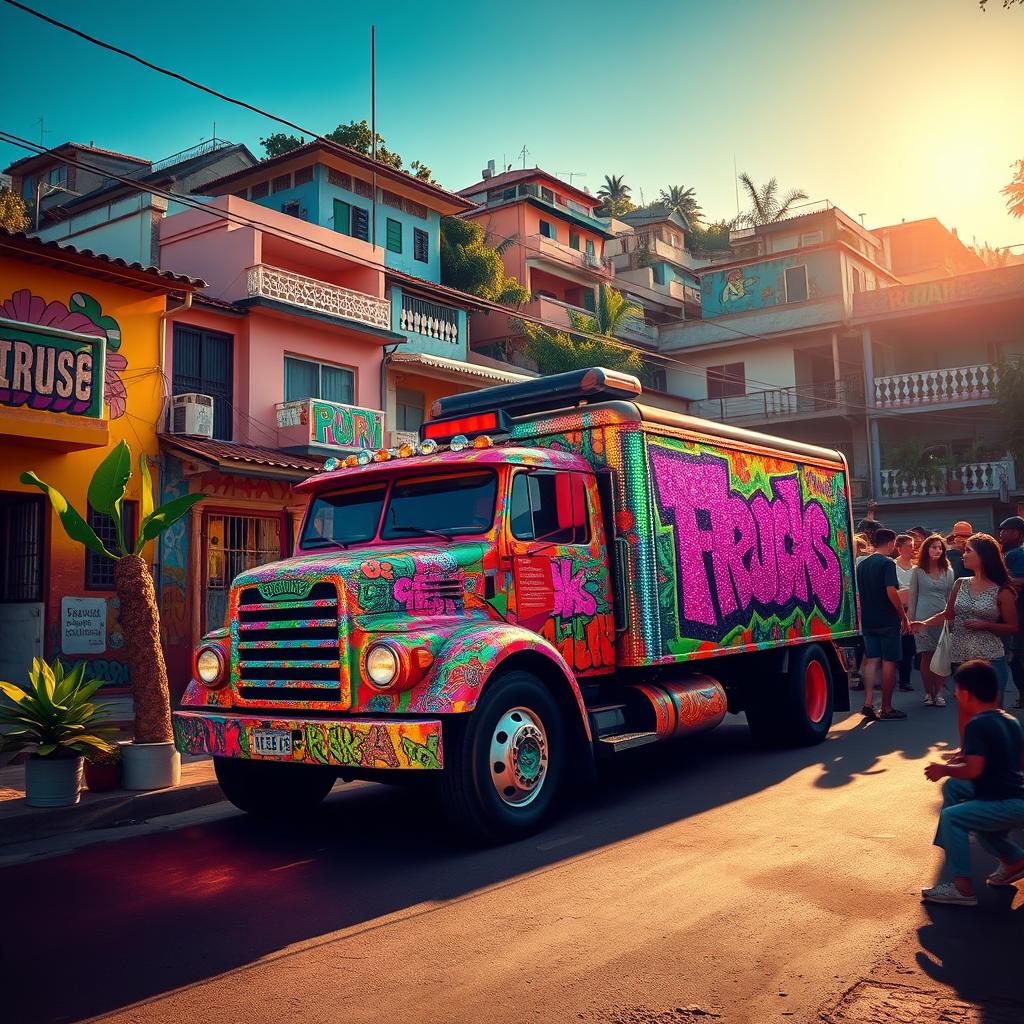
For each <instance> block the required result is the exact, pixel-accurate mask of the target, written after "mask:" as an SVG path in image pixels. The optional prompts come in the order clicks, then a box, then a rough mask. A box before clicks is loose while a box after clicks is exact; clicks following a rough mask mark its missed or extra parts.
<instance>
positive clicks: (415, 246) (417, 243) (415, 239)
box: [412, 228, 430, 263]
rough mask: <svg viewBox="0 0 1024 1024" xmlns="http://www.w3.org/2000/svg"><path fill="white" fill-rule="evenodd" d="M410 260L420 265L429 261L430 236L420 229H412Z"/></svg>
mask: <svg viewBox="0 0 1024 1024" xmlns="http://www.w3.org/2000/svg"><path fill="white" fill-rule="evenodd" d="M412 258H413V259H414V260H418V261H419V262H420V263H427V262H429V260H430V235H428V234H427V233H426V231H423V230H422V229H420V228H413V229H412Z"/></svg>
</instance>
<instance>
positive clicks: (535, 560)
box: [174, 369, 858, 839]
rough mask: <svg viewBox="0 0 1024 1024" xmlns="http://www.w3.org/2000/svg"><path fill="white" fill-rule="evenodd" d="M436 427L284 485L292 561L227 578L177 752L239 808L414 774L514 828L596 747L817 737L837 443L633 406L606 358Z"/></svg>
mask: <svg viewBox="0 0 1024 1024" xmlns="http://www.w3.org/2000/svg"><path fill="white" fill-rule="evenodd" d="M431 417H432V418H431V419H430V420H429V421H427V422H426V423H425V424H424V425H423V427H422V428H421V431H420V438H421V439H420V441H419V443H418V444H415V445H414V444H407V445H403V446H402V447H401V448H400V449H398V450H394V449H391V450H380V451H377V452H372V453H371V452H366V451H364V452H360V453H358V454H357V455H351V456H348V457H347V458H345V459H344V460H343V461H342V462H341V463H340V464H337V465H335V464H334V463H333V462H332V461H329V462H328V464H327V465H326V466H325V471H324V472H322V473H320V474H318V475H317V476H315V477H313V478H311V479H309V480H307V481H305V482H304V483H302V484H301V485H300V488H301V489H302V490H303V491H305V492H306V494H307V495H308V506H307V509H306V513H305V517H304V520H303V523H302V526H301V530H300V533H299V536H298V540H297V545H296V548H295V554H294V557H292V558H289V559H287V560H285V561H281V562H275V563H273V564H270V565H263V566H260V567H258V568H254V569H252V570H250V571H248V572H244V573H242V574H241V575H240V576H238V577H237V578H236V579H235V580H234V582H233V585H232V588H231V595H230V602H229V607H228V613H227V622H226V624H225V625H224V627H223V628H221V629H217V630H215V631H213V632H211V633H210V634H209V635H208V636H206V637H205V638H204V639H203V642H202V643H201V645H200V646H199V648H198V650H197V651H196V655H195V658H194V663H193V679H192V681H191V682H190V683H189V685H188V687H187V689H186V691H185V694H184V697H183V701H182V704H181V705H180V707H179V708H177V709H176V710H175V713H174V728H175V737H176V741H177V744H178V747H179V749H180V750H182V751H186V752H189V753H208V754H211V755H213V757H214V759H215V765H216V770H217V777H218V779H219V781H220V784H221V786H222V788H223V790H224V792H225V794H226V795H227V797H228V799H229V800H231V801H232V802H233V803H234V804H236V805H237V806H238V807H240V808H243V809H244V810H247V811H250V812H252V813H258V814H265V815H273V814H295V813H298V812H301V811H303V810H304V809H305V808H309V807H312V806H313V805H315V804H316V803H318V802H319V801H320V800H321V799H323V797H324V796H325V795H326V794H327V792H328V791H329V790H330V789H331V787H332V786H333V784H334V783H335V781H336V780H337V779H338V778H339V777H341V778H343V779H346V780H351V779H356V778H371V779H383V780H390V781H400V780H402V779H412V778H419V779H420V780H422V779H424V778H427V777H430V779H431V781H433V782H434V783H435V784H436V788H437V791H438V793H439V795H440V798H441V800H442V802H443V804H444V806H445V808H446V809H447V811H448V812H449V814H450V816H451V817H452V818H453V819H454V820H455V821H457V822H458V823H459V824H460V825H462V826H463V827H465V828H466V829H467V830H469V831H470V832H472V833H475V834H477V835H479V836H482V837H486V838H490V839H506V838H511V837H515V836H519V835H523V834H526V833H528V832H529V831H531V830H533V829H536V828H537V827H539V826H540V824H541V823H542V822H543V821H544V819H545V817H546V816H547V815H548V814H549V812H550V811H551V810H552V808H553V807H554V806H555V805H556V802H557V800H558V797H559V795H560V794H561V793H562V792H564V791H565V789H566V787H568V786H569V785H571V784H573V783H579V782H581V781H585V780H587V779H590V778H592V777H593V776H594V774H595V766H596V764H597V761H598V759H599V758H601V757H603V756H608V755H614V754H616V753H618V752H621V751H624V750H629V749H632V748H635V747H638V746H641V745H644V744H648V743H655V742H660V741H664V740H669V739H672V738H675V737H679V736H683V735H686V734H689V733H694V732H698V731H701V730H706V729H710V728H712V727H714V726H716V725H717V724H718V723H720V722H721V721H722V720H723V719H724V718H725V716H726V714H727V713H739V712H744V713H745V714H746V718H747V721H748V722H749V725H750V727H751V729H752V730H753V731H754V733H755V734H756V735H757V736H759V737H761V738H763V739H764V740H766V741H768V742H772V743H779V744H811V743H817V742H820V741H821V740H823V739H824V737H825V736H826V734H827V732H828V730H829V727H830V725H831V721H832V715H833V711H834V710H847V709H848V708H849V695H848V686H847V682H848V675H847V667H848V665H849V664H850V659H851V655H852V648H853V646H854V645H855V642H856V639H855V638H856V637H857V634H858V620H857V604H856V599H855V594H854V584H853V556H852V551H851V543H850V541H851V537H852V528H851V519H850V517H851V501H850V489H849V474H848V471H847V466H846V463H845V461H844V459H843V456H842V455H841V454H839V453H838V452H834V451H829V450H825V449H821V448H816V447H812V446H809V445H805V444H799V443H796V442H792V441H784V440H781V439H779V438H773V437H768V436H765V435H760V434H755V433H751V432H749V431H746V430H742V429H739V428H736V427H732V426H727V425H724V424H720V423H710V422H706V421H704V420H699V419H694V418H691V417H687V416H683V415H679V414H677V413H674V412H670V411H665V410H662V409H658V408H654V407H651V406H649V405H645V404H644V403H643V401H642V389H641V386H640V383H639V381H638V380H637V379H636V378H634V377H630V376H628V375H626V374H619V373H615V372H612V371H608V370H601V369H591V370H586V371H574V372H572V373H565V374H558V375H555V376H550V377H547V378H539V379H536V380H528V381H524V382H522V383H517V384H509V385H503V386H500V387H494V388H489V389H486V390H482V391H477V392H472V393H468V394H460V395H454V396H452V397H449V398H444V399H441V400H440V401H438V402H435V403H434V406H433V408H432V410H431Z"/></svg>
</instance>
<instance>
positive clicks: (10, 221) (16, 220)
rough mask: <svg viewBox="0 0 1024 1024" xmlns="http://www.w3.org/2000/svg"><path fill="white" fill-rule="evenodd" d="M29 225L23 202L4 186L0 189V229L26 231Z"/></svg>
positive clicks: (16, 194) (15, 193)
mask: <svg viewBox="0 0 1024 1024" xmlns="http://www.w3.org/2000/svg"><path fill="white" fill-rule="evenodd" d="M28 225H29V220H28V211H27V210H26V209H25V200H24V199H22V198H21V196H19V195H18V193H17V192H15V191H14V190H13V189H9V188H8V187H7V186H6V185H5V186H4V187H3V188H0V228H6V229H7V230H8V231H27V230H28Z"/></svg>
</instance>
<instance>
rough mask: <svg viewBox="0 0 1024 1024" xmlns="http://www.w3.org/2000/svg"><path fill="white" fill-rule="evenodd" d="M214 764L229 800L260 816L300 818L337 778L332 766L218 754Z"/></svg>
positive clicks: (239, 807) (221, 785)
mask: <svg viewBox="0 0 1024 1024" xmlns="http://www.w3.org/2000/svg"><path fill="white" fill-rule="evenodd" d="M213 766H214V770H215V771H216V773H217V782H219V783H220V788H221V790H222V791H223V792H224V795H225V796H226V797H227V798H228V800H230V801H231V803H233V804H234V805H235V806H236V807H237V808H238V809H239V810H240V811H245V812H246V813H247V814H252V815H254V816H255V817H259V818H274V819H294V818H299V817H301V816H302V815H303V814H306V813H308V812H310V811H312V810H313V809H314V808H315V807H316V806H317V805H318V804H319V803H320V802H321V801H322V800H323V798H324V797H325V796H327V794H328V793H329V792H330V791H331V787H332V786H333V785H334V783H335V781H336V780H337V775H336V774H335V773H334V772H333V771H331V770H330V769H329V768H318V767H317V766H316V765H311V764H282V763H280V762H276V761H245V760H241V759H238V758H232V757H215V758H214V759H213Z"/></svg>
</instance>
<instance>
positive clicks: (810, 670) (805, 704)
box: [746, 644, 832, 747]
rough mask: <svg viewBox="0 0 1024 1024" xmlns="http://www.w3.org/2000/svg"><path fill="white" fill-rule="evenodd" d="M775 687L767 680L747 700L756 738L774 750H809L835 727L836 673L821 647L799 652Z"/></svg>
mask: <svg viewBox="0 0 1024 1024" xmlns="http://www.w3.org/2000/svg"><path fill="white" fill-rule="evenodd" d="M774 684H775V685H772V683H771V682H769V681H767V680H763V681H762V682H761V685H760V686H758V688H757V690H756V691H755V690H753V689H751V690H750V691H749V692H748V697H747V707H746V713H747V722H748V723H749V724H750V730H751V732H753V734H754V736H755V738H756V739H757V740H758V741H759V742H761V743H766V744H769V745H772V746H790V747H809V746H813V745H814V744H815V743H821V742H822V741H823V740H824V739H825V737H826V736H827V735H828V731H829V729H830V728H831V727H832V669H831V666H830V665H829V662H828V658H827V656H826V655H825V652H824V651H823V650H822V649H821V648H820V647H819V646H818V645H817V644H806V645H804V646H802V647H797V648H795V649H794V650H793V651H792V652H791V654H790V659H789V671H788V672H784V673H780V674H779V675H778V676H777V677H776V679H775V680H774Z"/></svg>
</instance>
